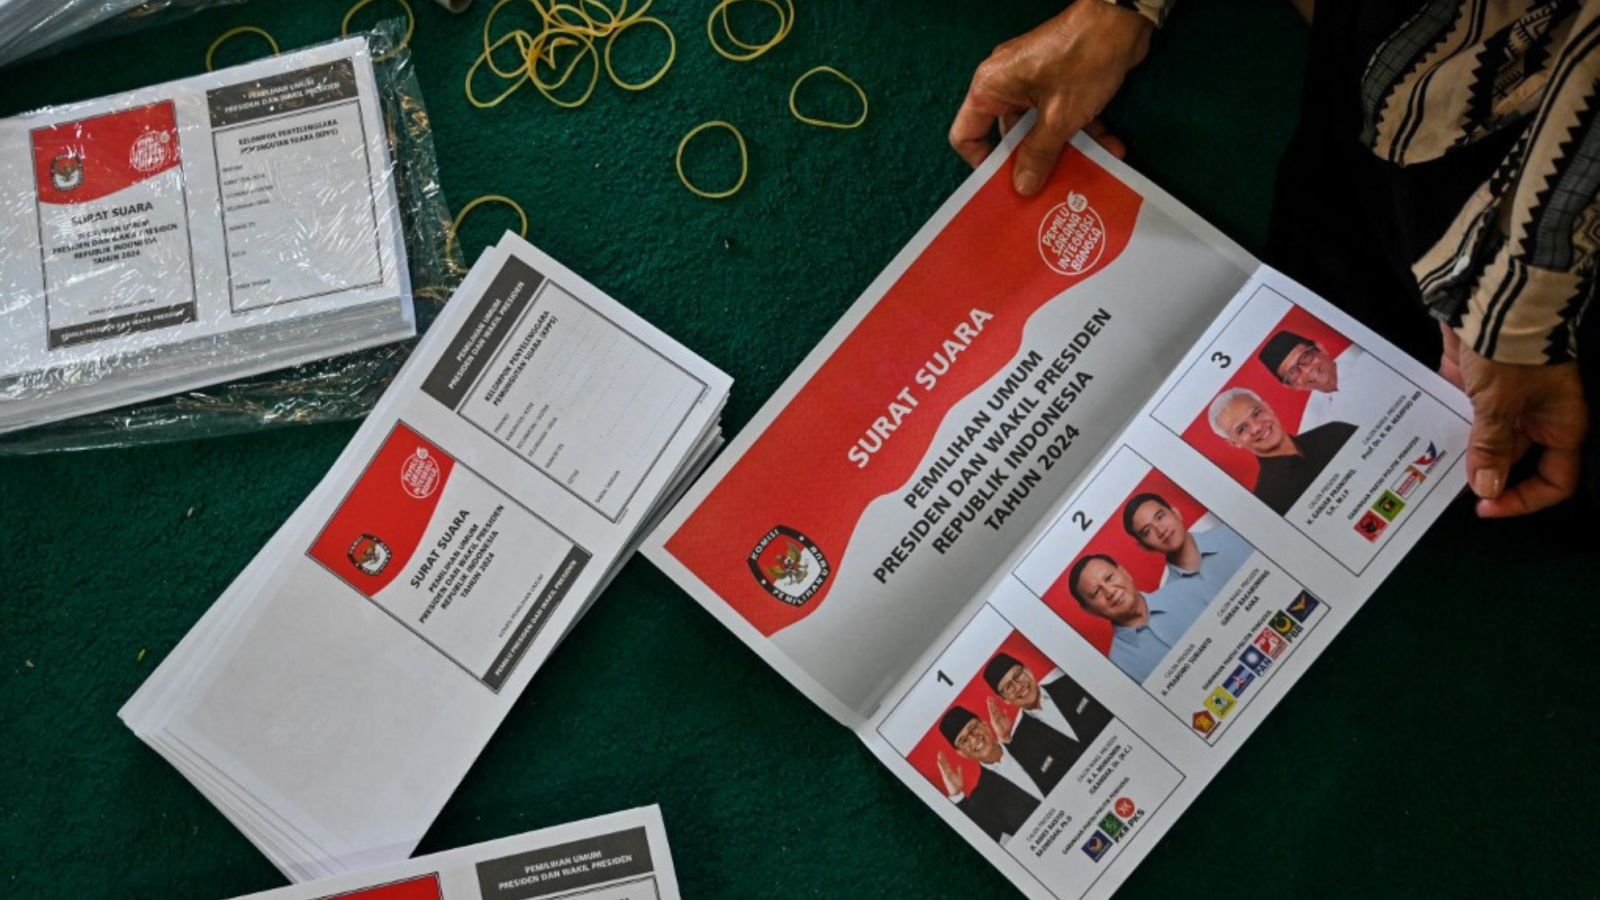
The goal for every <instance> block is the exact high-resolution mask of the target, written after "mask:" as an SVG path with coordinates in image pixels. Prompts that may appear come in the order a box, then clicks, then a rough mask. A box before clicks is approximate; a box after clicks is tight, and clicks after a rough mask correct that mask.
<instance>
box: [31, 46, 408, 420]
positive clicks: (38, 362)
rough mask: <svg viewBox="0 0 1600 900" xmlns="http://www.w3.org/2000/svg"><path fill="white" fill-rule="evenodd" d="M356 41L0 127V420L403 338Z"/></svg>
mask: <svg viewBox="0 0 1600 900" xmlns="http://www.w3.org/2000/svg"><path fill="white" fill-rule="evenodd" d="M385 132H386V126H385V124H384V119H383V115H382V112H381V109H380V105H379V98H378V88H377V82H376V81H375V79H374V75H373V68H372V59H371V56H370V54H369V52H368V49H367V45H366V42H365V41H364V40H362V39H359V38H351V39H347V40H341V41H336V42H333V43H330V44H325V45H321V46H317V47H311V48H308V49H305V50H300V51H296V52H293V53H287V54H284V55H281V56H276V57H273V58H271V59H267V60H260V61H257V62H253V63H249V64H247V65H243V66H238V67H235V68H232V69H227V70H224V71H221V72H216V73H212V74H208V75H202V76H198V77H195V78H187V79H183V80H181V81H175V82H170V83H168V84H163V85H157V86H155V87H149V88H142V89H140V90H136V91H131V92H129V93H126V94H119V95H116V96H112V97H106V98H102V99H100V100H93V101H89V102H86V103H77V104H72V105H70V106H65V107H59V108H54V109H47V110H43V111H40V112H36V113H30V114H28V115H24V116H20V117H17V118H13V119H6V120H3V121H0V246H4V247H6V248H7V250H8V252H7V253H6V254H4V255H3V256H0V432H5V431H10V430H14V429H18V428H24V427H27V426H30V425H36V424H40V423H43V422H48V421H52V420H56V419H61V418H66V417H69V416H75V415H81V414H84V413H89V412H96V411H100V410H104V409H109V408H112V407H116V406H121V405H125V404H129V403H134V402H137V401H140V400H147V399H150V398H153V397H158V396H161V395H163V394H169V393H173V392H176V391H180V390H187V389H190V388H196V387H201V386H205V385H209V384H215V383H218V382H221V381H226V380H229V379H232V378H237V377H242V376H246V375H252V374H256V373H260V372H265V371H270V370H274V369H280V368H284V367H286V366H290V365H294V364H297V363H301V362H307V361H310V360H315V359H322V358H325V357H328V356H332V355H335V354H338V353H344V352H349V351H353V350H357V349H361V348H364V347H369V346H375V345H378V344H383V343H389V342H392V341H396V340H401V339H404V338H408V337H411V336H413V335H415V333H416V323H415V319H414V315H413V310H412V304H411V286H410V280H409V276H408V273H407V268H406V252H405V244H404V241H403V238H402V233H401V224H400V214H399V206H398V203H397V201H396V194H395V183H394V173H393V167H392V165H391V160H390V156H389V148H388V143H387V141H386V140H385Z"/></svg>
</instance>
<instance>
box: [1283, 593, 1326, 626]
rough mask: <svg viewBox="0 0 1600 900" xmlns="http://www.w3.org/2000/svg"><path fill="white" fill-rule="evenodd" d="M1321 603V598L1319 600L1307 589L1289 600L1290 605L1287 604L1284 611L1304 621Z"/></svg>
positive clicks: (1297, 620) (1297, 619) (1299, 620)
mask: <svg viewBox="0 0 1600 900" xmlns="http://www.w3.org/2000/svg"><path fill="white" fill-rule="evenodd" d="M1321 605H1322V601H1321V600H1318V599H1317V598H1315V597H1313V596H1311V595H1310V594H1308V593H1306V592H1305V591H1301V592H1300V596H1298V597H1296V598H1294V599H1293V600H1291V601H1289V605H1288V606H1285V607H1284V608H1283V611H1284V612H1286V613H1288V614H1289V615H1291V616H1294V618H1295V621H1296V622H1304V621H1305V620H1306V619H1307V618H1308V617H1309V616H1310V615H1311V613H1312V611H1313V610H1315V609H1316V608H1317V607H1319V606H1321Z"/></svg>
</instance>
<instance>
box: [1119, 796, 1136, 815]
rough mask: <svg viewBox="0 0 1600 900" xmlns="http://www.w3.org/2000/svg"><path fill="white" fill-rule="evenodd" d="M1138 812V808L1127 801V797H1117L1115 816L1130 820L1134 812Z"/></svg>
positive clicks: (1130, 801)
mask: <svg viewBox="0 0 1600 900" xmlns="http://www.w3.org/2000/svg"><path fill="white" fill-rule="evenodd" d="M1138 810H1139V807H1137V806H1135V805H1134V803H1133V801H1132V800H1130V799H1128V798H1127V797H1118V798H1117V805H1116V811H1117V815H1119V816H1121V817H1123V818H1124V819H1130V818H1132V817H1133V814H1134V813H1135V812H1138Z"/></svg>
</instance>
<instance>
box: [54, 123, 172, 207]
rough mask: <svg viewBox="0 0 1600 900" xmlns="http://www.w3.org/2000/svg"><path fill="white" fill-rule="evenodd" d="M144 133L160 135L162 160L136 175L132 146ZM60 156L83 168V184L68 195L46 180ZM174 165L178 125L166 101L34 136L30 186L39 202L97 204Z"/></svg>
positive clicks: (64, 125) (67, 192)
mask: <svg viewBox="0 0 1600 900" xmlns="http://www.w3.org/2000/svg"><path fill="white" fill-rule="evenodd" d="M147 133H149V134H153V135H157V136H158V137H159V136H162V135H164V136H165V137H166V140H165V141H163V142H162V143H161V146H163V147H166V148H168V150H167V153H166V157H165V159H164V160H163V161H161V162H160V163H159V164H155V165H152V166H148V167H147V168H146V169H145V170H143V171H141V170H139V169H136V168H134V165H133V147H134V142H136V141H137V140H139V138H140V137H142V136H143V135H145V134H147ZM63 155H66V156H71V157H73V158H75V159H77V160H78V161H79V162H80V163H81V164H82V166H83V181H82V182H81V183H80V184H79V185H78V186H77V187H75V188H72V189H71V190H66V191H58V190H56V188H55V183H54V182H53V181H52V180H51V178H50V164H51V162H52V161H53V160H55V159H56V158H57V157H59V156H63ZM178 160H179V156H178V121H177V118H176V115H175V113H174V112H173V107H172V101H170V100H163V101H162V102H160V103H152V104H150V105H149V106H139V107H135V108H133V109H125V110H122V111H120V112H114V113H108V114H106V115H103V116H96V117H94V118H92V119H83V120H80V121H77V122H63V123H62V124H60V125H54V126H51V127H49V128H41V129H39V130H38V131H35V132H33V167H34V181H35V183H36V184H37V185H38V188H39V200H40V201H41V202H43V203H53V204H72V203H88V202H90V201H92V200H99V199H100V198H102V197H105V196H108V195H110V194H114V193H116V192H117V191H120V190H122V189H123V188H126V187H129V186H130V185H134V184H137V183H139V182H141V181H144V180H145V179H148V178H153V177H155V176H157V175H160V174H161V173H162V172H165V171H167V170H168V169H170V168H172V167H174V166H176V165H177V164H178Z"/></svg>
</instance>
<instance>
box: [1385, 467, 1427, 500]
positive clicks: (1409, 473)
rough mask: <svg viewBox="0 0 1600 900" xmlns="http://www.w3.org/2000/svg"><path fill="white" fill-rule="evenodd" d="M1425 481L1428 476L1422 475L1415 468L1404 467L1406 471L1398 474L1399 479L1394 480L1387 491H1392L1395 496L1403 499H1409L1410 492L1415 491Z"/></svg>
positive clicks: (1420, 471)
mask: <svg viewBox="0 0 1600 900" xmlns="http://www.w3.org/2000/svg"><path fill="white" fill-rule="evenodd" d="M1427 480H1428V476H1426V475H1424V474H1422V470H1421V469H1419V468H1417V467H1416V466H1406V470H1405V471H1404V472H1401V473H1400V477H1399V478H1397V479H1395V482H1394V484H1393V485H1392V486H1391V487H1390V488H1389V489H1390V490H1392V491H1394V493H1395V496H1398V497H1400V498H1402V499H1403V498H1406V497H1410V496H1411V494H1412V492H1414V491H1416V489H1417V488H1418V487H1420V486H1421V485H1422V483H1423V482H1424V481H1427Z"/></svg>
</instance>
